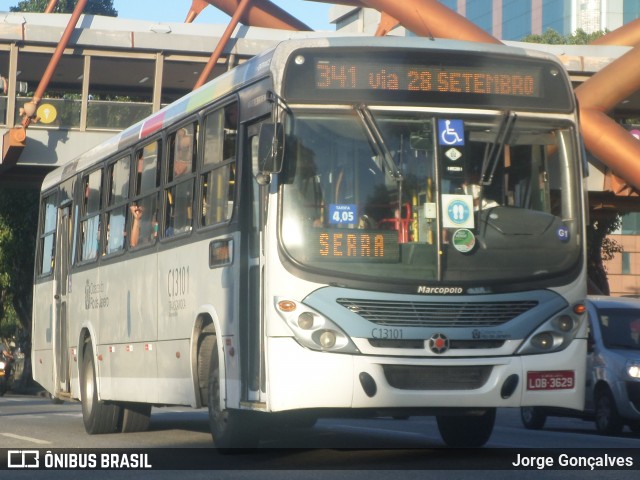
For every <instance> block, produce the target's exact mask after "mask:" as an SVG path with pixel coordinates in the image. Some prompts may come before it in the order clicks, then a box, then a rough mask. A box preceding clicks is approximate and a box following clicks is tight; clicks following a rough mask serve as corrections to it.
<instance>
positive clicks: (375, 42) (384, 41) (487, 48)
mask: <svg viewBox="0 0 640 480" xmlns="http://www.w3.org/2000/svg"><path fill="white" fill-rule="evenodd" d="M322 47H338V48H339V47H343V48H380V49H392V50H393V49H398V50H400V49H403V50H406V49H413V50H425V51H426V50H430V51H434V50H436V51H437V50H441V51H462V52H469V53H474V52H477V53H479V54H483V55H486V54H492V55H496V54H499V55H515V56H528V57H532V58H538V59H545V60H549V61H552V62H555V63H556V64H557V65H558V66H559V67H560V68H562V69H563V70H564V66H563V65H562V63H561V62H560V61H559V60H558V59H557V58H556V57H555V56H553V55H550V54H547V53H545V52H541V51H539V50H533V49H524V48H519V47H513V46H506V45H501V44H488V43H477V42H466V41H460V40H448V39H431V38H425V37H393V36H386V37H370V36H351V37H321V38H316V37H310V38H301V39H289V40H283V41H282V42H280V43H278V44H277V45H276V46H274V47H273V48H271V49H269V50H266V51H265V52H263V53H261V54H259V55H256V56H255V57H253V58H251V59H250V60H247V61H246V62H244V63H242V64H240V65H238V66H237V67H235V68H233V69H232V70H229V71H228V72H226V73H224V74H222V75H220V76H219V77H216V78H215V79H213V80H211V81H209V82H208V83H206V84H205V85H203V86H202V87H200V88H199V89H197V90H194V91H193V92H191V93H189V94H187V95H185V96H184V97H182V98H180V99H178V100H176V101H175V102H173V103H172V104H170V105H168V106H166V107H164V108H162V109H161V110H159V111H158V112H156V113H154V114H152V115H151V116H149V117H147V118H145V119H143V120H141V121H139V122H138V123H136V124H134V125H132V126H131V127H128V128H127V129H125V130H123V131H122V132H120V133H118V134H116V135H114V136H113V137H112V138H110V139H109V140H106V141H105V142H103V143H101V144H99V145H97V146H95V147H93V148H92V149H90V150H88V151H87V152H85V153H83V154H82V155H80V156H79V157H77V158H75V159H74V160H71V161H70V162H68V163H66V164H65V165H62V166H60V167H58V168H57V169H55V170H54V171H52V172H50V173H49V174H48V175H47V176H46V177H45V179H44V182H43V184H42V190H43V191H46V190H48V189H50V188H52V187H53V186H55V185H57V184H58V183H60V182H62V181H64V180H66V179H67V178H70V177H72V176H73V175H75V173H76V172H79V171H83V170H85V169H87V168H90V167H91V166H93V165H95V164H97V163H99V162H100V161H102V160H103V159H105V158H108V157H110V156H112V155H113V154H115V153H116V152H118V151H120V150H123V149H126V148H128V147H130V146H132V145H134V144H135V143H137V142H138V141H139V140H142V139H144V138H146V137H148V136H150V135H153V134H154V133H156V132H157V131H159V130H161V129H162V128H163V127H165V126H167V125H170V124H172V123H173V122H175V121H178V120H180V119H181V118H183V117H185V116H187V115H189V114H192V113H194V112H196V111H198V110H200V109H201V108H202V107H204V106H205V105H207V104H208V103H210V102H212V101H214V100H216V99H218V98H222V97H223V96H225V95H227V94H229V93H231V92H233V91H234V90H236V89H238V88H240V87H241V86H243V85H246V84H249V83H252V82H254V81H256V80H258V79H260V78H264V77H267V76H268V75H269V74H271V75H272V77H273V83H274V88H275V90H276V92H277V93H280V92H281V88H282V74H281V73H282V72H283V70H284V67H285V65H286V62H287V61H288V59H289V57H290V55H291V54H292V53H293V52H294V51H296V50H298V49H300V48H322Z"/></svg>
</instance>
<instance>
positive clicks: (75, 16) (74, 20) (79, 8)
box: [22, 0, 87, 128]
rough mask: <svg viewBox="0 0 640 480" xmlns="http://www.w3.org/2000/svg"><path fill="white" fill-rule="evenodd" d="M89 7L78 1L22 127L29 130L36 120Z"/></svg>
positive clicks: (27, 105) (26, 111) (28, 105)
mask: <svg viewBox="0 0 640 480" xmlns="http://www.w3.org/2000/svg"><path fill="white" fill-rule="evenodd" d="M86 5H87V0H78V3H76V6H75V8H74V9H73V13H72V14H71V18H70V19H69V23H68V24H67V27H66V28H65V30H64V32H63V33H62V38H60V41H59V42H58V46H57V47H56V49H55V51H54V52H53V55H52V56H51V60H49V64H48V65H47V69H46V70H45V71H44V75H42V78H41V79H40V83H39V84H38V88H37V89H36V91H35V93H34V94H33V98H32V99H31V102H29V103H27V104H25V106H24V109H23V112H24V115H23V116H22V126H23V127H24V128H27V127H28V126H29V124H30V123H31V120H32V119H33V118H34V116H35V113H36V109H37V108H38V104H39V103H40V100H42V96H43V95H44V92H45V90H46V89H47V86H48V85H49V82H50V81H51V78H52V77H53V74H54V73H55V71H56V68H57V67H58V63H60V59H61V58H62V54H63V53H64V49H65V48H67V45H68V44H69V40H70V39H71V35H72V34H73V30H74V29H75V28H76V25H77V24H78V20H79V19H80V15H82V12H83V10H84V7H85V6H86Z"/></svg>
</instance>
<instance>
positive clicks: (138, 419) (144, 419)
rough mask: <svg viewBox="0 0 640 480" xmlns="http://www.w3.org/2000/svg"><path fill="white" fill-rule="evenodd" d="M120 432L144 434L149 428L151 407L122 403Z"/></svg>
mask: <svg viewBox="0 0 640 480" xmlns="http://www.w3.org/2000/svg"><path fill="white" fill-rule="evenodd" d="M121 408H122V420H121V426H120V431H121V432H122V433H131V432H144V431H146V430H147V429H148V428H149V422H150V420H151V405H150V404H148V403H123V404H122V405H121Z"/></svg>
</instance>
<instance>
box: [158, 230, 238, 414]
mask: <svg viewBox="0 0 640 480" xmlns="http://www.w3.org/2000/svg"><path fill="white" fill-rule="evenodd" d="M238 239H239V234H225V235H223V236H220V237H214V238H206V239H205V240H203V241H200V242H197V243H192V244H190V245H188V246H185V247H174V248H172V249H169V250H165V251H161V252H160V254H159V255H158V340H159V342H158V348H159V353H158V379H159V384H160V385H161V387H160V392H159V395H160V401H161V402H166V403H179V404H190V405H194V404H195V397H194V387H193V385H194V379H193V378H192V376H193V375H197V371H195V372H192V369H191V367H192V365H193V364H194V361H190V362H188V361H187V359H188V358H189V355H188V354H189V352H190V345H191V342H192V341H195V342H197V339H193V340H192V339H191V337H192V335H193V333H194V323H195V321H196V319H197V317H198V315H199V314H200V313H203V312H202V310H203V308H204V311H205V313H207V315H208V316H210V317H213V318H212V320H213V322H214V325H215V327H216V334H217V336H218V341H222V338H225V339H227V338H228V339H229V341H231V342H233V338H234V337H235V336H236V335H237V328H238V322H237V315H238V310H237V308H234V306H235V305H238V302H239V301H240V300H239V298H238V288H237V285H238V282H237V281H234V278H237V275H238V273H237V269H238V268H239V259H238V258H235V259H233V260H232V262H231V264H230V265H223V266H219V267H215V268H211V267H210V266H209V249H210V246H211V245H212V244H213V243H214V242H216V241H218V240H222V241H225V242H226V241H228V242H229V246H230V248H231V250H236V246H237V245H239V244H238V243H237V241H238ZM174 339H175V340H174ZM171 340H173V341H171ZM160 352H162V353H160ZM194 353H196V352H195V351H194ZM178 357H179V358H178ZM235 363H236V364H237V362H235ZM227 375H235V376H236V378H239V372H238V371H237V369H236V372H235V373H232V372H229V371H228V372H227ZM227 380H228V376H227ZM185 387H187V388H186V389H185ZM229 394H231V392H229V393H228V396H227V399H229ZM238 395H239V390H238V392H237V393H236V394H233V395H231V396H232V397H233V398H235V397H237V396H238ZM238 401H239V400H238ZM236 403H237V402H236Z"/></svg>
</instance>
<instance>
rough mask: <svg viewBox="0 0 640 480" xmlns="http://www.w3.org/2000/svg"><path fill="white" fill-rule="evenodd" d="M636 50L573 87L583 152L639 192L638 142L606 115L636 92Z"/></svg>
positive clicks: (639, 49)
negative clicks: (595, 158) (599, 161)
mask: <svg viewBox="0 0 640 480" xmlns="http://www.w3.org/2000/svg"><path fill="white" fill-rule="evenodd" d="M638 65H640V46H636V47H634V48H633V49H632V50H630V51H629V52H627V53H625V54H624V55H623V56H621V57H620V58H618V59H616V60H615V61H613V62H611V63H610V64H609V65H607V66H606V67H604V68H603V69H602V70H600V71H599V72H598V73H596V74H595V75H593V76H592V77H591V78H589V79H588V80H586V81H585V82H584V83H583V84H581V85H579V86H578V87H576V96H577V97H578V101H579V102H580V118H581V130H582V135H583V137H584V143H585V146H586V147H587V149H588V150H589V151H590V152H591V153H592V154H593V155H595V156H596V157H597V158H599V159H600V160H601V161H602V162H603V163H604V164H605V165H607V167H609V168H610V169H611V170H612V171H613V173H615V175H617V176H619V177H620V178H622V179H623V180H624V181H625V182H627V183H628V184H629V185H631V186H632V187H634V188H636V189H640V163H639V162H640V141H639V140H637V139H636V138H635V137H633V136H632V135H631V134H630V133H629V132H628V131H626V130H625V129H624V128H622V127H621V126H620V125H618V124H617V123H616V122H615V121H614V120H613V119H611V117H609V116H608V115H607V114H606V112H607V111H608V110H610V109H611V108H613V107H614V106H615V105H616V104H618V103H619V102H621V101H622V100H624V99H625V98H627V97H628V96H629V95H631V94H632V93H634V92H636V91H638V90H639V89H640V69H638Z"/></svg>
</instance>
